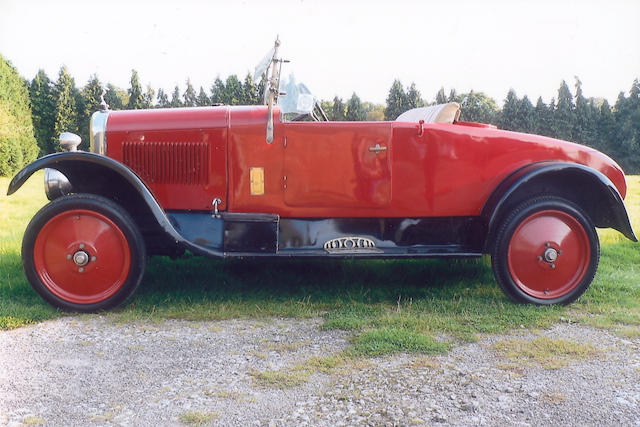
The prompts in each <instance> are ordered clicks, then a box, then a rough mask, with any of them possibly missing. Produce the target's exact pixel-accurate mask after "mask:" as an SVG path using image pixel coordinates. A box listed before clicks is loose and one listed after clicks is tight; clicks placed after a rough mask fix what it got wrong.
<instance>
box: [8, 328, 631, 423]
mask: <svg viewBox="0 0 640 427" xmlns="http://www.w3.org/2000/svg"><path fill="white" fill-rule="evenodd" d="M321 324H322V320H321V319H310V320H306V319H305V320H300V319H267V320H225V321H215V322H190V321H179V320H166V321H154V322H145V321H140V322H132V323H116V322H115V321H114V320H113V319H112V318H110V317H109V316H81V317H64V318H61V319H57V320H54V321H48V322H43V323H40V324H37V325H34V326H28V327H24V328H20V329H16V330H11V331H2V332H0V349H1V351H0V425H10V426H11V425H16V426H17V425H22V424H45V425H51V426H57V425H72V426H75V425H77V426H80V425H82V426H84V425H127V426H129V425H130V426H141V425H180V424H181V419H184V418H181V417H184V416H185V415H186V414H188V413H191V412H193V413H198V414H202V415H206V416H208V417H209V419H210V420H211V424H215V425H238V426H245V425H255V426H282V425H291V426H293V425H314V426H317V425H320V426H339V425H349V426H350V425H417V424H423V423H424V424H429V423H430V424H452V425H507V424H516V425H523V426H527V425H540V424H546V425H567V426H582V425H631V426H634V425H635V426H640V339H635V338H634V339H629V338H624V339H623V338H620V337H618V336H616V335H614V334H612V333H611V332H609V331H606V330H600V329H593V328H590V327H587V326H583V325H578V324H575V323H562V324H558V325H556V326H554V327H552V328H551V329H549V330H545V331H542V332H539V331H538V332H535V333H534V332H531V331H527V330H523V329H519V330H517V331H514V332H512V333H510V334H508V335H502V336H485V337H482V338H481V339H480V340H479V341H478V342H475V343H471V344H457V345H456V346H455V347H454V348H453V349H452V350H451V351H450V352H449V353H448V354H446V355H441V356H421V355H418V356H416V355H407V354H399V355H393V356H386V357H379V358H374V359H363V360H356V361H353V362H350V363H347V364H346V365H345V366H343V367H340V368H337V369H336V370H334V371H333V372H329V373H321V372H315V373H313V374H312V375H311V376H310V377H309V380H308V381H307V382H305V383H304V384H302V385H300V386H298V387H293V388H288V389H278V388H268V387H265V386H262V385H260V384H259V383H258V382H257V381H256V379H255V378H254V375H252V374H254V373H255V372H263V371H265V370H280V369H287V368H291V367H293V366H296V365H298V364H300V363H304V361H305V360H307V359H308V358H309V357H312V356H327V355H331V354H336V353H339V352H341V351H342V350H344V349H345V348H346V347H347V346H348V343H349V339H350V335H349V333H347V332H343V331H324V330H322V329H320V325H321ZM538 336H546V337H550V338H562V339H566V340H571V341H576V342H579V343H588V344H591V345H592V346H594V347H596V348H598V349H600V350H601V351H600V352H598V353H597V354H596V355H593V356H591V357H588V358H586V359H582V360H575V361H570V363H568V364H567V365H566V366H564V367H562V368H559V369H548V368H544V367H542V366H539V365H536V364H520V365H518V364H516V363H514V362H513V361H509V360H508V359H506V358H505V357H504V356H503V355H501V354H500V353H499V352H498V351H497V350H495V348H494V346H493V344H495V343H496V342H497V341H499V340H503V339H513V338H516V339H521V340H530V339H534V338H536V337H538Z"/></svg>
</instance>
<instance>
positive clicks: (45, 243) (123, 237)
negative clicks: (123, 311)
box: [22, 194, 146, 312]
mask: <svg viewBox="0 0 640 427" xmlns="http://www.w3.org/2000/svg"><path fill="white" fill-rule="evenodd" d="M22 264H23V267H24V271H25V274H26V276H27V279H28V280H29V282H30V283H31V286H32V287H33V288H34V289H35V291H36V292H38V294H40V296H42V298H44V299H45V300H46V301H47V302H49V303H50V304H51V305H53V306H55V307H58V308H60V309H63V310H66V311H80V312H95V311H99V310H106V309H109V308H113V307H116V306H118V305H120V304H122V303H123V302H125V301H126V300H127V299H128V298H129V297H130V296H131V295H132V294H133V293H134V291H135V290H136V288H137V287H138V285H139V283H140V281H141V280H142V276H143V274H144V270H145V265H146V250H145V244H144V240H143V238H142V235H141V234H140V231H139V230H138V227H137V226H136V224H135V222H134V221H133V220H132V219H131V217H130V215H129V214H128V213H127V212H126V211H125V210H124V209H123V208H122V207H120V206H119V205H117V204H116V203H114V202H112V201H111V200H109V199H106V198H104V197H100V196H96V195H92V194H75V195H70V196H65V197H61V198H58V199H56V200H54V201H53V202H51V203H49V204H48V205H46V206H45V207H43V208H42V209H41V210H40V211H39V212H38V213H37V214H36V215H35V216H34V217H33V219H32V220H31V222H30V223H29V225H28V226H27V229H26V231H25V234H24V238H23V241H22Z"/></svg>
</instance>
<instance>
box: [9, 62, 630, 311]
mask: <svg viewBox="0 0 640 427" xmlns="http://www.w3.org/2000/svg"><path fill="white" fill-rule="evenodd" d="M273 58H274V61H277V59H276V58H275V54H274V55H273ZM274 63H275V62H274ZM273 68H274V69H275V68H276V67H275V66H274V67H273ZM276 89H277V85H276ZM447 111H448V113H447ZM442 113H447V114H445V116H446V117H444V118H443V116H442ZM439 115H440V116H439ZM458 116H459V106H457V104H448V105H441V106H432V107H427V108H422V109H417V110H413V111H410V112H408V113H405V114H403V115H402V116H401V117H400V118H399V119H398V120H396V121H387V122H330V121H297V120H293V121H288V120H285V117H286V115H285V114H283V112H282V111H281V110H280V109H279V107H278V105H277V104H276V103H274V102H273V99H270V100H268V101H267V105H261V106H213V107H199V108H178V109H151V110H133V111H109V110H108V109H106V108H103V110H102V111H100V112H96V113H95V114H94V115H93V117H92V123H91V139H92V140H91V152H79V151H68V152H64V153H56V154H52V155H49V156H45V157H43V158H41V159H38V160H36V161H35V162H34V163H32V164H31V165H28V166H27V167H25V168H24V169H23V170H22V171H20V172H19V173H18V174H17V175H16V176H15V178H14V179H13V180H12V182H11V184H10V186H9V190H8V193H9V194H11V193H13V192H15V191H16V190H17V189H18V188H19V187H20V186H21V185H22V184H23V183H24V181H25V180H26V179H27V178H28V177H29V176H30V175H31V174H32V173H33V172H35V171H36V170H39V169H43V168H47V169H48V171H47V174H46V175H47V177H46V181H47V194H48V196H49V198H50V199H52V201H51V203H50V204H49V205H47V206H45V207H44V208H43V209H42V210H41V211H40V212H39V213H38V214H36V216H35V217H34V219H33V220H32V222H31V223H30V225H29V227H28V228H27V231H26V233H25V238H24V242H23V264H24V268H25V272H26V275H27V277H28V278H29V281H30V282H31V284H32V285H33V287H34V289H36V291H38V292H39V293H40V294H41V295H42V296H43V297H44V298H45V299H46V300H47V301H49V302H50V303H52V304H53V305H55V306H57V307H60V308H63V309H67V310H77V311H96V310H101V309H107V308H111V307H114V306H116V305H119V304H121V303H122V302H124V301H125V300H126V299H127V298H128V297H129V296H130V295H131V294H132V293H133V292H134V291H135V289H136V287H137V286H138V284H139V283H140V280H141V278H142V275H143V273H144V268H145V260H146V256H147V255H158V254H163V255H177V254H180V253H181V252H183V251H185V250H188V251H190V252H192V253H194V254H197V255H205V256H211V257H250V256H251V257H254V256H255V257H264V256H269V257H293V256H295V257H348V258H360V257H363V258H377V257H382V258H390V257H479V256H482V255H483V254H490V255H491V257H492V264H493V269H494V273H495V275H496V279H497V281H498V283H499V284H500V285H501V287H502V288H503V290H504V291H505V293H506V294H507V295H508V296H509V297H510V298H512V299H513V300H515V301H517V302H528V303H536V304H554V303H569V302H571V301H573V300H575V299H576V298H578V297H579V296H580V295H581V294H582V293H583V292H584V291H585V290H586V289H587V287H588V286H589V284H590V283H591V281H592V279H593V277H594V275H595V272H596V269H597V265H598V259H599V243H598V237H597V234H596V232H595V229H594V227H605V228H606V227H611V228H614V229H616V230H619V231H620V232H621V233H622V234H624V235H625V236H626V237H628V238H629V239H631V240H634V241H637V239H636V237H635V234H634V232H633V230H632V227H631V225H630V222H629V218H628V216H627V212H626V209H625V206H624V203H623V199H624V197H625V194H626V190H627V188H626V182H625V177H624V173H623V171H622V170H621V168H620V167H619V166H618V165H617V164H616V163H615V162H614V161H613V160H612V159H610V158H609V157H607V156H606V155H604V154H602V153H600V152H598V151H596V150H594V149H592V148H589V147H586V146H582V145H579V144H574V143H570V142H565V141H560V140H556V139H551V138H547V137H543V136H537V135H530V134H523V133H516V132H508V131H503V130H499V129H496V127H495V126H492V125H487V124H480V123H467V122H461V121H459V120H457V118H458ZM316 118H317V117H316ZM63 139H64V138H63ZM65 141H66V140H65Z"/></svg>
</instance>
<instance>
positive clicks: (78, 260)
mask: <svg viewBox="0 0 640 427" xmlns="http://www.w3.org/2000/svg"><path fill="white" fill-rule="evenodd" d="M73 262H74V263H75V264H76V265H77V266H78V267H84V266H85V265H87V264H88V263H89V254H88V253H86V252H85V251H83V250H79V251H77V252H76V253H75V254H73Z"/></svg>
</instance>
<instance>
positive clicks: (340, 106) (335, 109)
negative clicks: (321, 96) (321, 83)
mask: <svg viewBox="0 0 640 427" xmlns="http://www.w3.org/2000/svg"><path fill="white" fill-rule="evenodd" d="M346 110H347V106H346V105H344V102H342V98H339V97H337V96H336V97H334V98H333V105H332V106H331V111H327V114H329V120H333V121H336V122H341V121H345V120H347V115H346V114H345V113H346Z"/></svg>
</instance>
